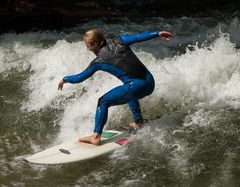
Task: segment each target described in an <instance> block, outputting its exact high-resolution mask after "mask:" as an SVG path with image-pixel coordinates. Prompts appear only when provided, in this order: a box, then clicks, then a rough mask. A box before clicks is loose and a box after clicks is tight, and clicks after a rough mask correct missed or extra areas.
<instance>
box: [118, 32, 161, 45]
mask: <svg viewBox="0 0 240 187" xmlns="http://www.w3.org/2000/svg"><path fill="white" fill-rule="evenodd" d="M156 37H159V31H156V32H143V33H138V34H131V35H125V34H121V35H120V39H121V41H122V42H123V43H124V44H125V45H131V44H133V43H136V42H142V41H146V40H150V39H153V38H156Z"/></svg>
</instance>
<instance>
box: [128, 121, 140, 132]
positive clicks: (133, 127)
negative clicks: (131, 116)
mask: <svg viewBox="0 0 240 187" xmlns="http://www.w3.org/2000/svg"><path fill="white" fill-rule="evenodd" d="M142 126H143V122H142V123H135V122H133V123H129V128H128V132H129V133H130V134H135V133H136V132H137V131H138V130H139V129H140V128H142Z"/></svg>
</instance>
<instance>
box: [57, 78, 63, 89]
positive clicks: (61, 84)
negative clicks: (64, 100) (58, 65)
mask: <svg viewBox="0 0 240 187" xmlns="http://www.w3.org/2000/svg"><path fill="white" fill-rule="evenodd" d="M63 85H64V81H63V80H61V81H60V82H59V83H58V90H62V89H63Z"/></svg>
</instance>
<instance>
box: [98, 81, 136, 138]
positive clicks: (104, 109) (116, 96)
mask: <svg viewBox="0 0 240 187" xmlns="http://www.w3.org/2000/svg"><path fill="white" fill-rule="evenodd" d="M128 89H129V85H128V84H124V85H122V86H118V87H116V88H114V89H112V90H110V91H109V92H107V93H106V94H104V95H103V96H102V97H101V98H100V99H99V100H98V107H97V110H96V116H95V128H94V132H97V133H98V134H101V133H102V129H103V127H104V125H105V123H106V121H107V117H108V108H109V107H110V106H115V105H121V104H126V103H128V102H129V101H131V100H133V98H132V97H131V96H129V95H128V94H127V92H128Z"/></svg>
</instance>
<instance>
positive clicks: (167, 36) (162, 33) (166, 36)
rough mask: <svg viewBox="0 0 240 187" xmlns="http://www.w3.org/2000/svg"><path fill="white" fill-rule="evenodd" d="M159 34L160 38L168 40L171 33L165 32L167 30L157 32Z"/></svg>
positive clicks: (170, 37) (171, 35)
mask: <svg viewBox="0 0 240 187" xmlns="http://www.w3.org/2000/svg"><path fill="white" fill-rule="evenodd" d="M159 36H160V37H161V38H162V39H164V40H167V41H169V40H171V39H172V37H173V34H172V33H170V32H167V31H161V32H159Z"/></svg>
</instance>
